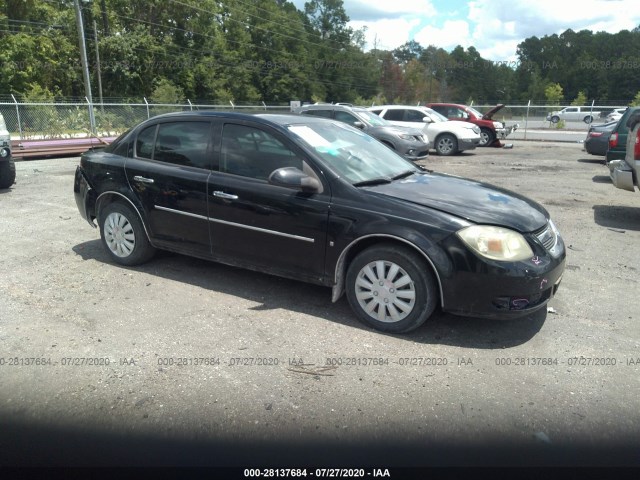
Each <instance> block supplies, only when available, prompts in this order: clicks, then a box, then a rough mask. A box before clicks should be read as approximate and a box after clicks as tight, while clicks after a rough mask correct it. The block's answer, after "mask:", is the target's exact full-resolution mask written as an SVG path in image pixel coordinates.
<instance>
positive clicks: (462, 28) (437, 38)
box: [414, 20, 473, 50]
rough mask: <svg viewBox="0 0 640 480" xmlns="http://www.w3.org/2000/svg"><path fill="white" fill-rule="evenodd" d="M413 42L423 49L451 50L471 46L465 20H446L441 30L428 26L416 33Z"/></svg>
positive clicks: (467, 25)
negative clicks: (433, 47) (460, 46)
mask: <svg viewBox="0 0 640 480" xmlns="http://www.w3.org/2000/svg"><path fill="white" fill-rule="evenodd" d="M414 39H415V41H416V42H418V43H419V44H420V45H422V46H423V47H428V46H429V45H435V46H436V47H441V48H444V49H445V50H451V49H452V48H455V47H456V46H458V45H462V46H463V47H465V48H467V47H469V46H471V45H473V44H472V42H471V38H470V35H469V24H468V23H467V22H466V21H465V20H446V21H445V22H444V25H443V26H442V27H441V28H438V27H434V26H433V25H428V26H426V27H424V28H423V29H421V30H420V31H419V32H418V33H416V35H415V37H414Z"/></svg>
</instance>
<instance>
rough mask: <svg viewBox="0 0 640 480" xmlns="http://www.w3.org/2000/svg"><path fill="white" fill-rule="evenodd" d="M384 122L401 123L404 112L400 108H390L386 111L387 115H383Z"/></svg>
mask: <svg viewBox="0 0 640 480" xmlns="http://www.w3.org/2000/svg"><path fill="white" fill-rule="evenodd" d="M384 119H385V120H389V121H392V122H393V121H396V122H402V121H404V110H403V109H401V108H392V109H390V110H387V113H386V114H385V115H384Z"/></svg>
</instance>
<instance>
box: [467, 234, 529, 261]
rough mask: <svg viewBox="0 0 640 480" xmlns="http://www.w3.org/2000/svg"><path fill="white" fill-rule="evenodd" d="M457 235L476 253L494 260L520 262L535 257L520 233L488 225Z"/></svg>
mask: <svg viewBox="0 0 640 480" xmlns="http://www.w3.org/2000/svg"><path fill="white" fill-rule="evenodd" d="M457 235H458V236H459V237H460V238H461V239H462V241H463V242H464V243H465V244H466V245H467V246H468V247H469V248H471V249H472V250H473V251H474V252H476V253H479V254H480V255H482V256H483V257H487V258H490V259H492V260H502V261H505V262H518V261H521V260H526V259H527V258H532V257H533V250H531V247H530V246H529V244H528V243H527V241H526V240H525V238H524V237H523V236H522V235H521V234H519V233H518V232H514V231H513V230H509V229H507V228H501V227H492V226H488V225H472V226H471V227H467V228H463V229H462V230H460V231H459V232H457Z"/></svg>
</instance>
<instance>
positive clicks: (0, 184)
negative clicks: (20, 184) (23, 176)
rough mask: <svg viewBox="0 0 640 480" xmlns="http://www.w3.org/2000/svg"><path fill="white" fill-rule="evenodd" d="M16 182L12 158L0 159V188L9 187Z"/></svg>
mask: <svg viewBox="0 0 640 480" xmlns="http://www.w3.org/2000/svg"><path fill="white" fill-rule="evenodd" d="M15 182H16V164H15V162H14V161H13V158H10V159H9V160H4V161H0V189H2V190H4V189H5V188H9V187H10V186H11V185H13V184H14V183H15Z"/></svg>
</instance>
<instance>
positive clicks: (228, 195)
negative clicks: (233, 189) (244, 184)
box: [213, 190, 238, 200]
mask: <svg viewBox="0 0 640 480" xmlns="http://www.w3.org/2000/svg"><path fill="white" fill-rule="evenodd" d="M213 196H214V197H218V198H224V199H226V200H238V196H237V195H233V194H231V193H224V192H221V191H219V190H216V191H215V192H213Z"/></svg>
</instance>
